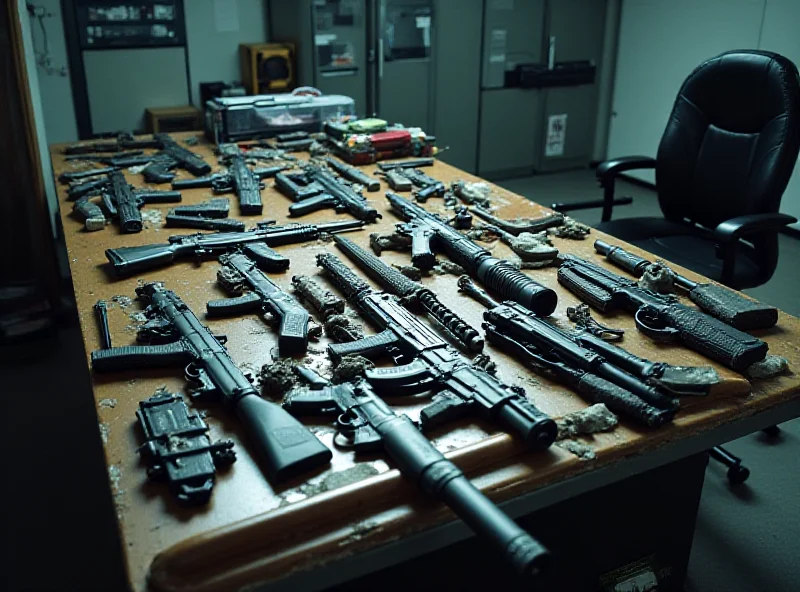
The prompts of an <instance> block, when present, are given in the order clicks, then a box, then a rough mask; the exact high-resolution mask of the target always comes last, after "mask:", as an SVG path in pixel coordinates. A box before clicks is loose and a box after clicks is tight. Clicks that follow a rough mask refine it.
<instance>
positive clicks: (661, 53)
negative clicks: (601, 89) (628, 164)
mask: <svg viewBox="0 0 800 592" xmlns="http://www.w3.org/2000/svg"><path fill="white" fill-rule="evenodd" d="M799 22H800V1H798V0H703V1H702V2H698V1H697V0H671V1H670V2H653V1H652V0H623V2H622V16H621V21H620V31H619V43H618V53H617V63H616V75H615V84H614V97H613V101H612V104H613V107H612V111H613V113H615V115H614V116H613V117H611V124H610V132H609V138H608V151H607V155H608V157H615V156H625V155H630V154H644V155H648V156H655V154H656V150H657V149H658V143H659V141H660V139H661V134H662V133H663V132H664V127H665V125H666V122H667V118H668V116H669V113H670V111H671V109H672V104H673V102H674V100H675V96H676V94H677V92H678V89H679V88H680V85H681V84H682V83H683V80H684V79H685V78H686V76H687V75H688V74H689V73H690V72H691V71H692V70H693V69H694V68H695V67H696V66H697V65H698V64H699V63H700V62H702V61H703V60H705V59H707V58H709V57H712V56H714V55H716V54H718V53H720V52H723V51H726V50H730V49H741V48H754V49H766V50H772V51H777V52H779V53H782V54H783V55H785V56H786V57H788V58H789V59H791V60H793V61H794V62H795V63H800V36H799V35H798V34H797V23H799ZM799 168H800V167H796V168H795V174H794V176H793V178H792V181H791V182H790V184H789V187H788V188H787V190H786V193H785V194H784V197H783V201H782V204H781V211H783V212H785V213H787V214H792V215H794V216H797V217H798V218H800V172H798V169H799ZM634 176H636V177H637V178H639V179H642V180H645V181H649V182H653V181H654V174H653V172H652V171H643V172H638V173H634ZM795 226H797V227H798V228H800V225H795Z"/></svg>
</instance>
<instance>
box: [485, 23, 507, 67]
mask: <svg viewBox="0 0 800 592" xmlns="http://www.w3.org/2000/svg"><path fill="white" fill-rule="evenodd" d="M507 37H508V33H507V31H506V30H505V29H492V36H491V38H490V40H489V62H490V63H493V64H494V63H502V62H505V61H506V38H507Z"/></svg>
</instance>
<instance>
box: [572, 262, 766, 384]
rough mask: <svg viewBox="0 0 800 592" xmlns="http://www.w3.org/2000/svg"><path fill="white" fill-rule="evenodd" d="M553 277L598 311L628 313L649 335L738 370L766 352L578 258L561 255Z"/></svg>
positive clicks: (756, 342)
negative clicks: (681, 345) (683, 346)
mask: <svg viewBox="0 0 800 592" xmlns="http://www.w3.org/2000/svg"><path fill="white" fill-rule="evenodd" d="M558 281H559V283H560V284H561V285H563V286H564V287H566V288H567V289H568V290H569V291H570V292H573V293H574V294H576V295H577V296H578V297H579V298H580V299H581V300H583V301H584V302H586V303H587V304H589V305H590V306H591V307H592V308H595V309H597V310H599V311H601V312H610V311H613V310H618V309H623V310H627V311H629V312H633V313H634V320H635V322H636V327H637V328H638V329H639V330H640V331H641V332H642V333H644V334H645V335H647V336H648V337H651V338H653V339H656V340H659V341H669V342H681V343H683V344H684V345H685V346H686V347H688V348H689V349H692V350H694V351H696V352H699V353H701V354H703V355H705V356H707V357H709V358H711V359H712V360H715V361H717V362H719V363H721V364H724V365H725V366H728V367H729V368H731V369H733V370H736V371H737V372H741V371H743V370H745V369H746V368H747V367H748V366H750V365H751V364H753V363H755V362H758V361H760V360H763V359H764V357H765V356H766V355H767V349H768V345H767V344H766V343H765V342H763V341H761V340H760V339H756V338H755V337H752V336H750V335H748V334H747V333H743V332H742V331H739V330H738V329H736V328H734V327H731V326H730V325H727V324H725V323H723V322H722V321H719V320H717V319H715V318H714V317H711V316H709V315H707V314H705V313H703V312H700V311H698V310H696V309H694V308H690V307H688V306H685V305H683V304H680V303H679V302H678V301H677V298H676V297H675V296H672V295H662V294H656V293H654V292H650V291H649V290H644V289H642V288H640V287H639V286H638V285H637V284H636V282H634V281H632V280H629V279H627V278H624V277H622V276H619V275H617V274H615V273H612V272H610V271H608V270H607V269H604V268H602V267H600V266H598V265H595V264H593V263H590V262H589V261H586V260H584V259H580V258H579V257H575V256H572V255H562V256H560V265H559V268H558Z"/></svg>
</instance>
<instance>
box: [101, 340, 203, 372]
mask: <svg viewBox="0 0 800 592" xmlns="http://www.w3.org/2000/svg"><path fill="white" fill-rule="evenodd" d="M191 358H192V356H191V352H190V351H189V350H188V349H187V348H186V347H185V346H184V344H183V343H182V342H181V341H176V342H174V343H167V344H164V345H125V346H122V347H112V348H109V349H98V350H95V351H93V352H92V358H91V360H92V370H94V371H95V372H118V371H120V370H132V369H137V368H159V367H164V366H173V365H179V364H183V363H186V362H188V361H191Z"/></svg>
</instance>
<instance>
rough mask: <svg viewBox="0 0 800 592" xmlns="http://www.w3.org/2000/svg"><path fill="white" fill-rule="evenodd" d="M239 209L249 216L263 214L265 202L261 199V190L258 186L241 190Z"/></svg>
mask: <svg viewBox="0 0 800 592" xmlns="http://www.w3.org/2000/svg"><path fill="white" fill-rule="evenodd" d="M239 211H241V212H242V214H245V215H248V216H249V215H253V216H260V215H261V213H262V212H263V211H264V204H263V202H262V201H261V190H260V189H259V188H258V187H254V188H252V189H250V190H247V191H240V192H239Z"/></svg>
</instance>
